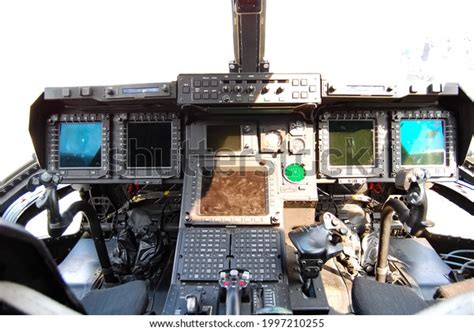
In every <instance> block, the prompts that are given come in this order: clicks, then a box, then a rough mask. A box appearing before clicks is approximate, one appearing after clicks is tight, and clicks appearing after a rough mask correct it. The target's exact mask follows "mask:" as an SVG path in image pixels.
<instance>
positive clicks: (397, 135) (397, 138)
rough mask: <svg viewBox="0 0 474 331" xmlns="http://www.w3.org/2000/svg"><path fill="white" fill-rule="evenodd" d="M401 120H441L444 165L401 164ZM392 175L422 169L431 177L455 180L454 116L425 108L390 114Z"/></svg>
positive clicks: (435, 109)
mask: <svg viewBox="0 0 474 331" xmlns="http://www.w3.org/2000/svg"><path fill="white" fill-rule="evenodd" d="M403 120H441V121H443V132H444V143H445V146H444V148H445V152H444V158H445V160H444V164H420V165H417V164H403V163H402V146H401V145H402V142H401V138H402V137H401V125H400V124H401V121H403ZM391 121H392V124H391V126H392V151H393V152H392V175H393V176H395V175H396V173H397V172H398V171H400V170H403V169H412V168H422V169H426V170H427V171H428V172H429V175H430V176H431V177H436V178H441V177H444V178H452V179H455V178H457V163H456V134H455V132H456V123H455V120H454V116H453V115H452V114H451V113H450V112H449V111H446V110H443V109H441V108H425V109H419V110H416V111H403V110H398V111H394V112H393V113H392V118H391Z"/></svg>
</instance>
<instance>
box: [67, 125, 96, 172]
mask: <svg viewBox="0 0 474 331" xmlns="http://www.w3.org/2000/svg"><path fill="white" fill-rule="evenodd" d="M101 154H102V123H100V122H95V123H61V126H60V129H59V167H60V168H100V167H101Z"/></svg>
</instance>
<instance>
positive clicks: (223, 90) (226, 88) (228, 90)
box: [222, 85, 230, 93]
mask: <svg viewBox="0 0 474 331" xmlns="http://www.w3.org/2000/svg"><path fill="white" fill-rule="evenodd" d="M222 92H224V93H229V92H230V87H229V85H224V86H222Z"/></svg>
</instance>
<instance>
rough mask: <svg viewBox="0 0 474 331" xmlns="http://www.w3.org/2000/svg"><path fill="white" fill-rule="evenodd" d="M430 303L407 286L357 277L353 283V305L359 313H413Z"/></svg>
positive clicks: (355, 311)
mask: <svg viewBox="0 0 474 331" xmlns="http://www.w3.org/2000/svg"><path fill="white" fill-rule="evenodd" d="M428 306H429V304H428V303H427V302H426V301H424V300H423V299H422V298H420V297H419V296H418V294H416V292H415V291H414V290H412V289H411V288H408V287H405V286H399V285H391V284H384V283H380V282H377V281H375V280H372V279H367V278H363V277H357V278H356V279H355V280H354V282H353V285H352V307H353V309H354V313H356V314H357V315H412V314H416V313H418V312H420V311H421V310H423V309H425V308H427V307H428Z"/></svg>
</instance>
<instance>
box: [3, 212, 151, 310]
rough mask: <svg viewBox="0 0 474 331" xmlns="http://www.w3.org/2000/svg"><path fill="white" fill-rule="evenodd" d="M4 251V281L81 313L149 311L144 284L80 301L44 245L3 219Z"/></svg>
mask: <svg viewBox="0 0 474 331" xmlns="http://www.w3.org/2000/svg"><path fill="white" fill-rule="evenodd" d="M0 252H1V254H0V281H7V282H13V283H16V284H20V285H23V286H26V287H29V288H31V289H33V290H35V291H37V292H40V293H42V294H44V295H45V296H47V297H50V298H51V299H53V300H55V301H56V302H58V303H60V304H62V305H64V306H66V307H68V308H70V309H72V310H75V311H77V312H79V313H82V314H92V315H135V314H136V315H139V314H144V313H145V311H146V308H147V305H148V294H147V285H146V282H144V281H133V282H129V283H126V284H123V285H118V286H115V287H111V288H108V289H101V290H94V291H91V292H90V293H88V294H87V295H86V296H85V297H84V298H83V299H82V300H81V301H79V300H78V299H77V298H76V296H75V295H74V294H73V292H72V291H71V289H70V288H69V287H68V286H67V284H66V283H65V282H64V280H63V278H62V277H61V275H60V273H59V271H58V268H57V266H56V263H55V262H54V260H53V258H52V257H51V255H50V253H49V251H48V249H47V248H46V246H45V245H44V244H43V242H42V241H41V240H39V239H37V238H36V237H34V236H33V235H31V234H30V233H28V232H27V231H26V230H25V229H24V228H22V227H20V226H18V225H14V224H10V223H7V222H5V221H3V220H2V219H0ZM0 299H1V298H0ZM0 306H1V304H0ZM20 313H21V311H20Z"/></svg>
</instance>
